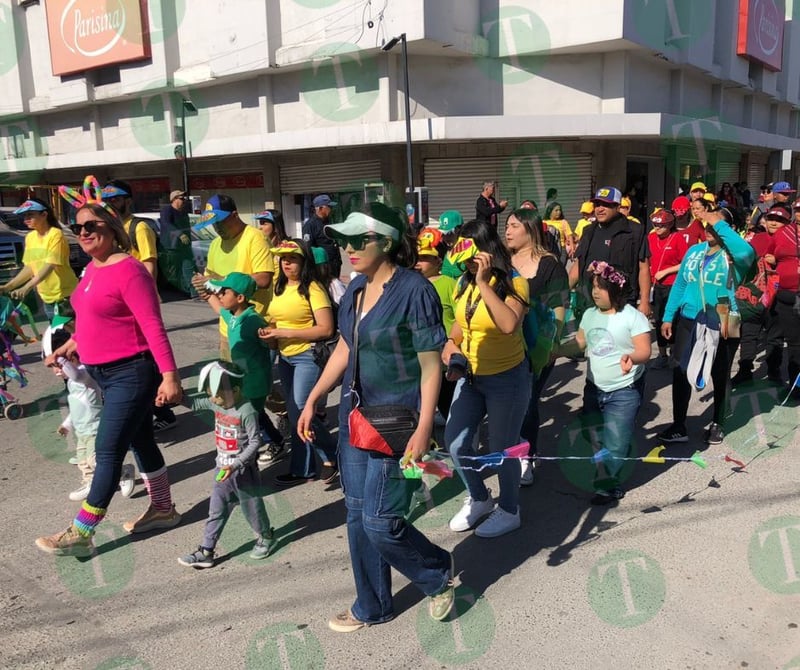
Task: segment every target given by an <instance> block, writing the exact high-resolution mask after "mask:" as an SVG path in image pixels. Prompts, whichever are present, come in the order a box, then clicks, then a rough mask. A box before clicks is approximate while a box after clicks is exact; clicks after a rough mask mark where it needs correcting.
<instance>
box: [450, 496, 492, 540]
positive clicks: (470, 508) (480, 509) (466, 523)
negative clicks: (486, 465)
mask: <svg viewBox="0 0 800 670" xmlns="http://www.w3.org/2000/svg"><path fill="white" fill-rule="evenodd" d="M486 492H487V493H488V496H487V498H486V500H473V499H472V498H471V497H470V496H467V497H466V498H465V499H464V504H463V506H462V507H461V509H460V510H458V513H457V514H456V515H455V516H454V517H453V518H452V519H450V530H454V531H456V532H457V533H462V532H464V531H465V530H469V529H470V528H472V527H473V526H474V525H475V524H476V523H478V521H480V520H481V519H482V518H483V517H485V516H486V515H487V514H491V513H492V510H493V509H494V500H492V489H487V490H486Z"/></svg>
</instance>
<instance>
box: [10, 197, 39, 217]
mask: <svg viewBox="0 0 800 670" xmlns="http://www.w3.org/2000/svg"><path fill="white" fill-rule="evenodd" d="M46 211H47V207H45V206H44V205H43V204H42V203H40V202H36V201H35V200H26V201H25V202H23V203H22V204H21V205H20V206H19V207H17V208H16V209H15V210H14V214H24V213H25V212H46Z"/></svg>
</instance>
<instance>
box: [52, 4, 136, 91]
mask: <svg viewBox="0 0 800 670" xmlns="http://www.w3.org/2000/svg"><path fill="white" fill-rule="evenodd" d="M45 10H46V14H47V34H48V42H49V44H50V61H51V63H52V66H53V74H54V75H56V76H59V75H65V74H73V73H75V72H85V71H86V70H91V69H93V68H98V67H104V66H106V65H111V64H112V63H129V62H131V61H136V60H144V59H147V58H150V35H149V31H148V26H147V3H146V0H45Z"/></svg>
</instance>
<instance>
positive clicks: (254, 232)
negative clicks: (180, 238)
mask: <svg viewBox="0 0 800 670" xmlns="http://www.w3.org/2000/svg"><path fill="white" fill-rule="evenodd" d="M201 225H213V226H214V230H216V231H217V233H218V234H219V237H218V238H216V239H215V240H214V241H213V242H212V243H211V246H210V247H209V249H208V263H207V264H206V270H205V276H202V275H200V274H196V275H194V277H192V285H193V286H194V287H195V289H196V290H197V292H198V294H199V295H200V297H204V296H207V295H208V290H207V289H206V287H205V283H206V280H207V279H208V278H212V279H222V278H223V277H226V276H228V275H229V274H230V273H231V272H242V273H244V274H247V275H250V276H251V277H252V278H253V281H255V283H256V286H257V287H258V289H257V290H256V292H255V295H253V297H252V298H251V299H250V302H251V303H252V305H253V307H255V311H256V312H257V313H258V314H260V315H261V316H265V315H266V313H267V306H268V305H269V300H270V295H271V287H272V275H273V271H272V268H273V260H272V254H271V253H270V250H269V247H268V246H267V242H266V240H265V239H264V235H263V234H262V233H261V231H260V230H258V229H257V228H255V227H254V226H248V225H247V224H246V223H245V222H244V221H242V219H241V218H240V217H239V213H238V212H237V211H236V203H235V202H234V201H233V198H231V197H230V196H227V195H222V194H217V195H212V196H211V197H210V198H209V199H208V202H207V203H206V208H205V211H204V212H203V218H202V221H201ZM219 331H220V336H221V337H220V355H221V357H222V358H223V359H226V360H228V359H227V358H226V354H227V355H228V356H230V354H229V352H228V351H227V335H228V328H227V326H226V325H225V322H224V321H222V320H221V319H220V322H219Z"/></svg>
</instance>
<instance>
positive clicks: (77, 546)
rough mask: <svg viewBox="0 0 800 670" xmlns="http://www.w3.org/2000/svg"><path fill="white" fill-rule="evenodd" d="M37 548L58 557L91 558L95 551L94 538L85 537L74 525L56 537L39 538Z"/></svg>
mask: <svg viewBox="0 0 800 670" xmlns="http://www.w3.org/2000/svg"><path fill="white" fill-rule="evenodd" d="M36 546H37V547H39V549H41V550H42V551H45V552H47V553H48V554H54V555H56V556H91V555H92V552H93V551H94V543H93V542H92V538H91V537H84V536H83V535H81V534H80V533H79V532H78V531H77V530H76V529H75V526H72V525H71V526H70V527H69V528H67V529H66V530H63V531H61V532H60V533H56V534H55V535H50V536H46V537H40V538H38V539H37V540H36Z"/></svg>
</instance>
